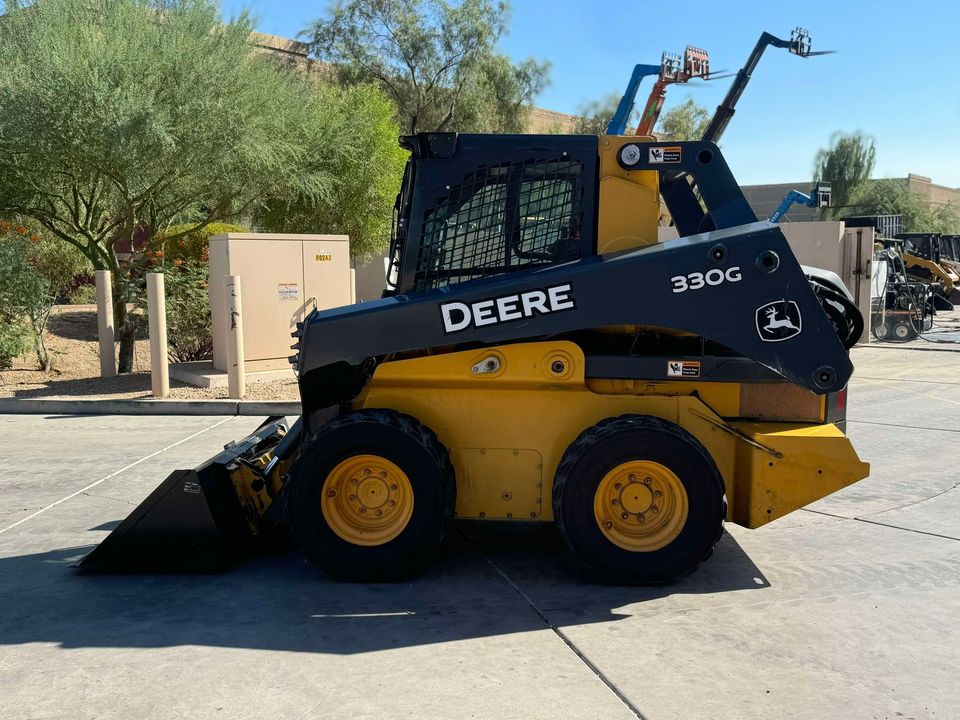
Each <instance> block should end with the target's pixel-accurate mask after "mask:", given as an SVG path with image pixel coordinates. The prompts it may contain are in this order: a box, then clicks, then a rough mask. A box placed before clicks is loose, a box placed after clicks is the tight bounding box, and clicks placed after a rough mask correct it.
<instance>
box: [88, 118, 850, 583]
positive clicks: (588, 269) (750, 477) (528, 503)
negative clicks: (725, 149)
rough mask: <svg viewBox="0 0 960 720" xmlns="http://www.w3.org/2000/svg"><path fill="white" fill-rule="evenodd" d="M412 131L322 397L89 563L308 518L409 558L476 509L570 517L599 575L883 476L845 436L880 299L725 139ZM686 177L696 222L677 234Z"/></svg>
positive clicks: (318, 556) (307, 367) (176, 491)
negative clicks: (870, 309)
mask: <svg viewBox="0 0 960 720" xmlns="http://www.w3.org/2000/svg"><path fill="white" fill-rule="evenodd" d="M401 143H402V145H403V147H405V148H406V149H407V150H408V151H409V152H410V154H411V156H410V160H409V162H408V164H407V168H406V171H405V175H404V179H403V184H402V189H401V192H400V194H399V196H398V198H397V203H396V210H395V218H394V233H393V242H392V249H391V261H390V272H389V278H388V287H387V288H386V290H385V292H384V296H383V298H382V299H381V300H378V301H374V302H370V303H363V304H359V305H354V306H349V307H342V308H336V309H333V310H325V311H319V312H317V311H315V312H313V313H312V314H311V315H310V316H308V317H307V318H306V319H305V321H304V322H303V323H302V324H301V325H300V326H299V327H298V328H297V331H296V332H295V333H294V335H295V344H294V346H293V347H294V350H295V351H296V354H295V355H294V356H293V357H292V359H291V360H292V363H293V365H294V368H295V370H296V372H297V375H298V377H299V385H300V394H301V400H302V415H301V417H300V419H299V420H298V421H297V422H296V423H295V424H294V425H293V426H292V427H291V428H290V429H289V430H288V429H287V427H286V425H285V424H284V422H283V421H282V420H280V419H277V418H271V419H270V420H268V421H267V422H265V423H264V424H263V425H262V426H261V428H260V429H258V430H257V431H255V432H254V433H253V434H252V435H251V436H249V437H248V438H245V439H243V440H241V441H239V442H238V443H236V444H232V445H231V446H229V447H227V448H226V449H225V450H224V451H223V452H222V453H221V454H220V455H218V456H217V457H215V458H212V459H211V460H210V461H208V462H207V463H205V464H204V465H202V466H201V467H199V468H197V469H195V470H188V471H177V472H175V473H174V474H172V475H171V476H170V477H169V478H168V479H167V480H166V481H165V482H164V483H163V484H162V485H161V486H160V487H159V488H157V490H156V491H155V492H154V493H153V494H152V495H151V496H150V497H149V498H147V500H145V501H144V503H143V504H142V505H141V506H140V507H139V508H137V509H136V510H135V511H134V513H133V514H132V515H131V516H130V517H129V518H127V520H126V521H124V522H123V523H122V524H121V525H120V526H119V527H118V528H117V529H116V530H115V531H114V532H113V533H112V534H111V535H110V536H108V537H107V538H106V540H105V541H104V542H103V543H102V544H101V545H100V546H99V547H98V548H96V549H95V550H94V551H93V552H92V553H91V554H90V555H89V556H87V558H86V559H85V560H84V561H82V563H81V567H82V568H84V569H87V570H101V571H131V570H133V571H143V570H167V571H169V570H209V569H215V568H222V567H224V566H226V565H228V564H229V563H230V562H231V560H232V559H233V558H234V557H236V554H237V552H238V551H241V550H243V549H244V548H248V547H251V546H253V545H256V544H257V543H258V542H259V541H261V540H262V539H264V538H267V537H271V536H272V535H273V534H274V532H275V531H276V530H277V529H284V528H287V527H289V529H290V530H291V531H292V534H293V536H294V537H295V538H296V540H297V541H298V542H299V544H300V545H301V546H302V548H303V551H304V553H305V554H306V557H307V558H309V559H310V560H313V561H315V562H317V563H320V564H321V565H322V566H323V567H324V568H325V569H326V570H328V571H329V572H331V573H333V574H335V575H337V576H340V577H344V578H349V579H355V580H384V579H391V578H397V577H402V576H406V575H408V574H410V573H412V572H414V571H416V570H417V569H419V568H421V567H422V566H423V565H424V563H425V562H426V561H427V560H428V559H429V558H430V556H431V555H432V553H433V551H434V549H435V548H436V547H437V546H438V545H439V544H440V542H441V541H442V539H443V537H444V533H445V532H446V530H447V528H448V526H449V525H450V523H451V522H461V521H462V522H467V521H471V522H475V523H479V522H484V523H507V524H517V523H555V524H556V527H557V529H558V530H559V533H560V536H561V537H562V538H563V541H564V542H565V543H566V545H567V546H568V547H569V549H570V551H571V552H572V554H573V555H574V556H575V557H576V558H577V560H579V561H580V563H582V565H583V566H585V567H586V568H587V569H588V570H589V571H590V572H592V573H593V574H594V575H595V576H597V577H599V578H602V579H604V580H607V581H611V582H616V583H640V582H655V583H659V582H666V581H670V580H673V579H675V578H678V577H680V576H682V575H684V574H685V573H688V572H690V571H691V570H693V569H694V568H695V567H696V566H697V564H698V563H700V562H701V561H702V560H705V559H706V558H707V557H708V556H709V555H710V553H711V551H712V549H713V546H714V544H715V543H716V542H717V540H718V539H719V538H720V536H721V533H722V529H723V523H724V521H729V522H733V523H736V524H739V525H743V526H745V527H749V528H755V527H759V526H761V525H764V524H765V523H768V522H770V521H771V520H774V519H776V518H779V517H781V516H783V515H785V514H787V513H789V512H791V511H793V510H795V509H797V508H799V507H801V506H803V505H806V504H807V503H810V502H812V501H814V500H816V499H818V498H821V497H823V496H825V495H828V494H829V493H832V492H834V491H835V490H838V489H839V488H842V487H844V486H846V485H849V484H851V483H853V482H856V481H857V480H859V479H861V478H864V477H866V476H867V474H868V471H869V467H868V466H867V465H866V464H865V463H863V462H861V461H860V460H859V458H858V457H857V454H856V452H855V451H854V449H853V448H852V446H851V444H850V441H849V440H848V439H847V437H846V436H845V434H844V430H845V415H846V386H847V381H848V380H849V378H850V375H851V372H852V365H851V363H850V360H849V357H848V352H847V351H848V348H850V347H851V346H852V345H853V344H854V343H855V342H856V341H857V339H858V338H859V336H860V334H861V332H862V330H863V320H862V318H861V317H860V313H859V312H858V311H857V308H856V305H855V304H854V303H853V300H852V298H851V297H850V294H849V292H848V291H847V290H846V289H845V288H844V287H843V285H842V284H841V283H840V281H839V280H838V279H837V278H836V276H835V275H832V274H831V273H827V272H824V271H821V270H817V269H815V268H805V267H801V266H800V265H799V264H798V262H797V260H796V259H795V258H794V255H793V253H792V252H791V250H790V247H789V246H788V244H787V242H786V240H785V238H784V236H783V233H782V232H781V230H780V228H779V226H777V225H776V224H772V223H770V222H767V221H759V222H758V221H757V218H756V216H755V215H754V213H753V211H752V210H751V209H750V206H749V205H748V204H747V202H746V200H745V199H744V196H743V194H742V192H741V190H740V188H739V186H738V185H737V183H736V182H735V180H734V178H733V176H732V174H731V172H730V170H729V168H728V167H727V164H726V162H725V160H724V158H723V156H722V155H721V153H720V150H719V149H718V147H717V146H716V145H715V144H713V143H710V142H658V141H656V140H655V139H653V138H651V137H636V136H633V137H623V136H615V135H611V136H601V137H597V136H562V135H512V136H511V135H464V134H460V135H458V134H452V133H431V134H420V135H416V136H411V137H405V138H402V139H401ZM661 196H662V198H663V202H665V203H666V205H667V206H668V208H669V210H670V213H671V216H672V217H673V219H674V221H675V222H676V225H677V228H678V230H679V233H680V235H681V237H680V238H679V239H674V240H670V241H666V242H658V239H657V218H658V216H659V213H660V203H661ZM789 552H790V548H789V547H786V546H785V547H784V548H783V553H784V554H789Z"/></svg>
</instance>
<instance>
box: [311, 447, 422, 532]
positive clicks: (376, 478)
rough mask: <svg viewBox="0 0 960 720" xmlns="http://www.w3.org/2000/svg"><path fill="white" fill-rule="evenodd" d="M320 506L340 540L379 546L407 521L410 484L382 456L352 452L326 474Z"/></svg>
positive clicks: (411, 512) (409, 503) (411, 499)
mask: <svg viewBox="0 0 960 720" xmlns="http://www.w3.org/2000/svg"><path fill="white" fill-rule="evenodd" d="M320 507H321V509H322V511H323V517H324V518H325V519H326V521H327V524H328V525H329V526H330V529H331V530H333V531H334V532H335V533H336V534H337V535H338V536H339V537H340V538H341V539H343V540H346V541H347V542H348V543H351V544H353V545H367V546H372V545H383V544H385V543H388V542H390V541H391V540H393V539H394V538H395V537H397V536H398V535H399V534H400V533H402V532H403V530H404V528H405V527H407V523H409V522H410V516H411V515H413V486H411V485H410V479H409V478H408V477H407V474H406V473H405V472H403V470H401V469H400V468H399V467H397V466H396V465H395V464H394V463H392V462H390V461H389V460H387V459H386V458H382V457H380V456H379V455H354V456H353V457H349V458H347V459H346V460H344V461H343V462H341V463H340V464H339V465H337V466H336V467H335V468H334V469H333V470H331V471H330V474H329V475H327V479H326V480H325V481H324V483H323V494H322V496H321V498H320Z"/></svg>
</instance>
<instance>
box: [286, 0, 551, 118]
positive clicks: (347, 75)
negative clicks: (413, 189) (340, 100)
mask: <svg viewBox="0 0 960 720" xmlns="http://www.w3.org/2000/svg"><path fill="white" fill-rule="evenodd" d="M507 13H508V9H507V5H506V3H504V2H495V1H494V0H460V2H457V3H453V2H448V1H447V0H346V1H345V2H344V1H339V2H336V3H335V4H334V5H333V7H332V9H331V11H330V15H329V17H328V18H326V19H323V20H318V21H316V22H315V23H313V24H312V25H311V26H310V27H308V28H307V29H306V30H305V31H304V35H305V36H306V37H307V38H308V39H309V42H310V47H311V50H312V51H313V53H314V54H316V56H317V57H319V58H320V59H322V60H326V61H329V62H331V63H334V64H335V66H336V68H337V72H338V73H339V74H340V76H341V79H342V80H344V81H346V82H351V83H352V82H372V83H375V84H377V85H378V86H379V87H381V88H382V89H383V90H384V92H386V93H387V95H388V96H389V97H390V98H391V99H392V100H393V102H394V103H395V104H396V106H397V112H398V114H399V117H400V119H401V125H402V127H403V129H404V131H405V132H410V133H416V132H422V131H448V130H456V131H459V132H467V131H473V132H480V131H488V132H501V131H516V130H518V129H520V128H521V127H522V124H523V121H524V119H525V112H526V106H527V105H528V104H529V102H530V100H531V99H532V98H533V97H534V96H535V95H536V94H537V93H538V92H539V91H540V90H541V89H542V87H543V86H544V84H545V82H546V77H547V71H548V67H547V65H546V64H544V63H540V62H537V61H535V60H527V61H525V62H522V63H520V64H518V65H516V64H514V63H512V62H511V61H510V60H509V59H508V58H507V57H506V56H504V55H501V54H499V53H497V52H496V51H495V45H496V42H497V40H498V39H499V38H500V37H501V35H502V34H503V33H504V32H505V30H506V25H507Z"/></svg>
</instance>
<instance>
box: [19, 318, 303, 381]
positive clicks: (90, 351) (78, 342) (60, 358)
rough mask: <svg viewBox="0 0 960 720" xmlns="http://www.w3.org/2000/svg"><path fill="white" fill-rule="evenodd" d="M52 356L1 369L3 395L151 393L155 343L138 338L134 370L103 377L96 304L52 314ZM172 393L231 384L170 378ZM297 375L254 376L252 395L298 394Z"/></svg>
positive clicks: (28, 358)
mask: <svg viewBox="0 0 960 720" xmlns="http://www.w3.org/2000/svg"><path fill="white" fill-rule="evenodd" d="M46 343H47V347H48V348H49V350H50V356H51V358H52V360H53V369H52V370H50V371H49V372H44V371H42V370H37V369H36V362H35V358H34V357H33V355H32V354H29V355H27V356H26V357H23V358H18V359H17V360H16V361H15V362H14V366H13V368H12V369H11V370H0V397H17V398H75V397H83V398H88V399H94V398H111V399H117V398H149V397H153V393H152V392H151V390H150V343H149V342H148V341H147V340H139V341H137V344H136V348H135V351H134V362H133V368H134V372H133V373H131V374H129V375H122V376H119V377H115V378H101V377H99V373H100V355H99V352H98V349H97V315H96V306H94V305H57V306H56V307H54V309H53V312H52V313H51V315H50V322H49V323H48V325H47V334H46ZM170 397H171V398H177V399H181V400H209V399H215V398H226V397H227V388H225V387H221V388H198V387H194V386H192V385H185V384H184V383H181V382H178V381H176V380H171V381H170ZM298 398H299V394H298V392H297V383H296V379H295V378H294V376H293V373H292V372H291V373H290V378H289V379H288V380H273V381H270V382H250V378H249V376H248V377H247V395H246V398H245V399H247V400H297V399H298Z"/></svg>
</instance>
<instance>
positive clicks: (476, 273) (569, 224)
mask: <svg viewBox="0 0 960 720" xmlns="http://www.w3.org/2000/svg"><path fill="white" fill-rule="evenodd" d="M582 176H583V168H582V164H581V163H580V162H579V161H575V160H569V159H566V158H563V159H544V160H541V159H530V160H527V161H525V162H516V163H503V164H501V165H489V166H487V165H484V166H480V167H478V168H477V169H476V170H474V171H473V172H470V173H468V174H467V175H465V176H464V179H463V183H462V184H460V185H457V186H454V187H451V188H450V191H449V193H448V194H447V195H446V196H445V197H442V198H440V201H439V202H438V204H437V206H436V207H435V208H432V209H428V210H427V211H426V212H425V213H424V221H423V223H424V224H423V233H422V235H421V237H422V238H423V240H422V242H421V244H420V249H419V254H418V257H417V275H416V289H417V290H428V289H431V288H436V287H441V286H443V285H451V284H454V283H459V282H465V281H467V280H472V279H474V278H478V277H485V276H488V275H498V274H502V273H507V272H511V271H513V270H518V269H521V268H527V267H531V266H535V265H552V264H555V263H560V262H566V261H568V260H575V259H576V258H578V257H580V245H581V243H580V240H581V229H582V227H583V209H582V208H583V192H584V188H583V184H582Z"/></svg>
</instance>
